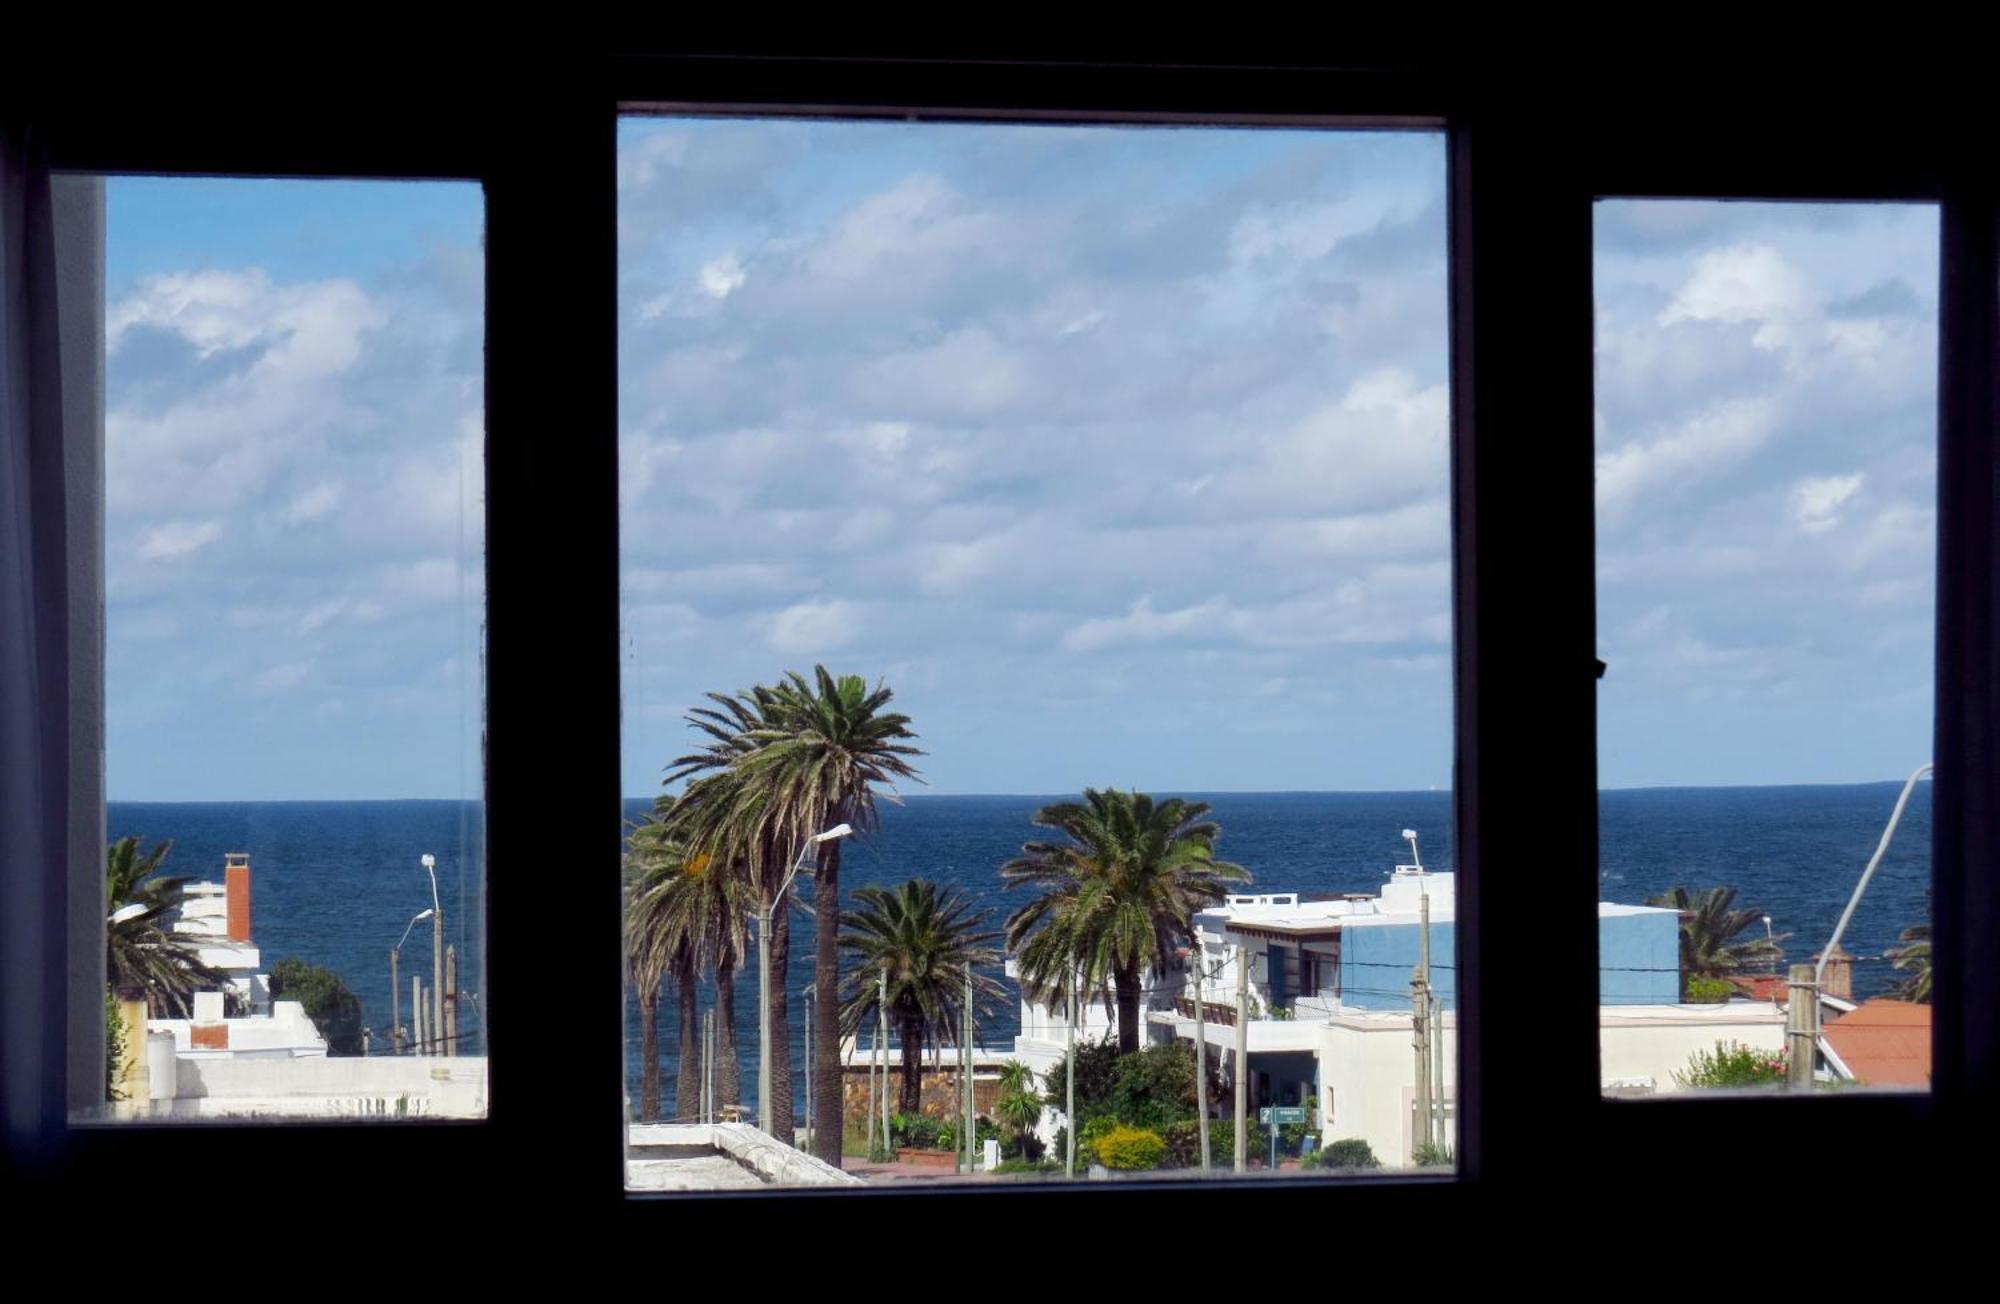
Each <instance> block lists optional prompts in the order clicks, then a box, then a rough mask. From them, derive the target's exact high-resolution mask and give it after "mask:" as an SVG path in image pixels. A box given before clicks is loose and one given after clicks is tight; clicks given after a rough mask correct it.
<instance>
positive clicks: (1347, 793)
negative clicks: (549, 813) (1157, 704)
mask: <svg viewBox="0 0 2000 1304" xmlns="http://www.w3.org/2000/svg"><path fill="white" fill-rule="evenodd" d="M1930 781H1931V780H1930V777H1929V776H1926V777H1925V778H1924V779H1923V780H1922V782H1924V783H1929V782H1930ZM1902 782H1904V779H1902V778H1887V779H1841V780H1817V781H1804V782H1790V783H1638V784H1624V785H1604V784H1600V785H1599V786H1598V791H1599V792H1600V793H1605V792H1677V791H1714V792H1722V791H1730V790H1741V789H1763V788H1868V787H1877V786H1880V785H1883V784H1900V783H1902ZM1108 786H1109V787H1118V785H1108ZM1119 790H1120V791H1133V790H1136V791H1142V792H1149V793H1153V794H1162V793H1164V794H1169V795H1178V794H1183V793H1192V794H1194V795H1196V796H1215V797H1293V796H1324V797H1375V796H1402V797H1407V796H1419V797H1424V796H1434V795H1444V796H1448V795H1450V793H1451V791H1452V790H1451V789H1450V788H1449V787H1433V788H1199V787H1170V786H1164V785H1149V786H1148V787H1145V788H1140V789H1123V788H1120V789H1119ZM1081 792H1082V789H1065V790H1061V791H1054V790H1045V791H1041V792H1034V791H1028V790H1021V791H1012V792H999V791H985V792H937V791H929V790H926V791H922V792H899V793H896V794H895V795H894V796H893V797H888V796H887V795H886V794H885V798H886V804H888V805H895V804H898V803H899V802H905V801H912V800H915V801H923V800H927V799H930V798H945V797H1008V798H1037V797H1066V796H1076V795H1079V794H1080V793H1081ZM656 800H658V795H657V794H655V795H645V794H638V795H634V794H626V795H624V796H621V797H620V798H619V801H620V802H621V803H626V804H629V803H632V802H647V801H656ZM104 801H105V805H107V806H110V805H114V804H120V805H130V806H220V805H228V806H298V805H324V806H331V805H386V804H390V803H396V802H462V803H469V804H473V805H478V804H482V803H483V802H484V798H483V797H464V796H451V797H430V796H425V797H106V798H105V799H104Z"/></svg>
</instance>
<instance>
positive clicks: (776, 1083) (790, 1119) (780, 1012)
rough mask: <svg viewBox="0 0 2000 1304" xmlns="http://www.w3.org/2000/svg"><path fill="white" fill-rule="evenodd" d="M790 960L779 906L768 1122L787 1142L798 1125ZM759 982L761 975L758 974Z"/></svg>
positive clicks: (788, 923)
mask: <svg viewBox="0 0 2000 1304" xmlns="http://www.w3.org/2000/svg"><path fill="white" fill-rule="evenodd" d="M791 962H792V912H791V911H790V910H779V911H776V912H775V913H773V914H772V916H771V1086H770V1091H771V1126H772V1127H775V1128H777V1129H778V1139H779V1140H780V1141H783V1142H784V1143H785V1144H786V1145H790V1144H792V1138H793V1136H794V1134H795V1132H796V1130H797V1127H798V1114H797V1112H796V1111H795V1110H793V1108H792V1034H791V1028H790V1025H789V1023H788V1021H787V1014H786V1010H787V1006H786V1001H785V972H786V970H787V969H788V968H790V966H791ZM757 981H758V982H760V983H761V982H763V981H764V976H763V975H762V974H759V975H758V976H757Z"/></svg>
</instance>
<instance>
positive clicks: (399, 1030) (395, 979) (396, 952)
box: [389, 910, 437, 1055]
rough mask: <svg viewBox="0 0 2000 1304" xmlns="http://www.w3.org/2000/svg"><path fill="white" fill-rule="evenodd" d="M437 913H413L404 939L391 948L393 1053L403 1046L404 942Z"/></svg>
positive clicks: (431, 911) (391, 1038)
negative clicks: (402, 972) (400, 966)
mask: <svg viewBox="0 0 2000 1304" xmlns="http://www.w3.org/2000/svg"><path fill="white" fill-rule="evenodd" d="M436 915H437V912H436V911H435V910H419V911H418V912H417V913H416V914H414V915H411V916H410V922H409V924H408V925H407V926H406V927H405V928H404V929H403V938H402V941H399V942H397V943H396V944H395V945H394V946H392V947H390V948H389V1053H390V1054H392V1055H394V1054H398V1053H400V1052H401V1050H402V1048H403V996H402V992H401V990H400V989H401V987H402V982H403V979H402V976H401V974H400V972H399V971H398V969H397V965H398V964H399V963H400V961H401V960H402V958H403V942H407V941H409V940H410V932H411V930H412V929H414V928H415V927H416V926H417V925H418V924H421V923H422V922H424V920H426V919H432V918H435V917H436ZM410 1013H411V1014H412V1015H414V1014H415V1013H416V1011H415V1010H411V1011H410Z"/></svg>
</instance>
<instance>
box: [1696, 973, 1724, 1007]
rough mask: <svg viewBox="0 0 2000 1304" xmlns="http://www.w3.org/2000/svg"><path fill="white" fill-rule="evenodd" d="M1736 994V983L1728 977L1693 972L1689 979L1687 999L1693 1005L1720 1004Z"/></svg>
mask: <svg viewBox="0 0 2000 1304" xmlns="http://www.w3.org/2000/svg"><path fill="white" fill-rule="evenodd" d="M1734 995H1736V984H1735V983H1733V982H1730V981H1729V980H1728V979H1727V978H1710V977H1708V976H1706V975H1704V974H1691V975H1689V977H1688V980H1687V999H1688V1003H1689V1004H1691V1005H1719V1004H1721V1003H1722V1002H1724V1001H1726V1000H1728V999H1729V998H1730V997H1732V996H1734Z"/></svg>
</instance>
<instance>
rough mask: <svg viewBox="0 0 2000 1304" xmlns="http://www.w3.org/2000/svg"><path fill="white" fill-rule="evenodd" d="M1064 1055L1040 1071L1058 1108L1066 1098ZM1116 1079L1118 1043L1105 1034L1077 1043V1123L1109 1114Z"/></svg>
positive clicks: (1050, 1096) (1063, 1103)
mask: <svg viewBox="0 0 2000 1304" xmlns="http://www.w3.org/2000/svg"><path fill="white" fill-rule="evenodd" d="M1068 1066H1069V1060H1068V1058H1067V1057H1065V1058H1063V1059H1059V1060H1057V1061H1056V1062H1055V1064H1054V1066H1053V1067H1051V1068H1050V1069H1048V1070H1047V1071H1046V1072H1045V1073H1043V1074H1042V1081H1043V1082H1045V1083H1046V1084H1047V1085H1048V1097H1049V1100H1050V1101H1051V1102H1053V1103H1054V1104H1055V1106H1056V1107H1057V1108H1058V1109H1061V1108H1063V1107H1064V1105H1065V1104H1066V1102H1067V1101H1068V1099H1069V1091H1068V1087H1067V1075H1068V1072H1069V1067H1068ZM1117 1081H1118V1043H1117V1041H1116V1040H1115V1039H1113V1038H1112V1037H1111V1036H1109V1035H1108V1034H1107V1035H1106V1036H1104V1037H1100V1038H1085V1039H1084V1040H1081V1041H1079V1042H1077V1043H1076V1118H1077V1122H1078V1123H1079V1125H1080V1124H1082V1123H1087V1122H1089V1121H1090V1120H1091V1119H1093V1118H1097V1117H1099V1116H1101V1115H1109V1114H1110V1113H1111V1091H1112V1088H1113V1087H1114V1086H1116V1085H1117Z"/></svg>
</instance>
